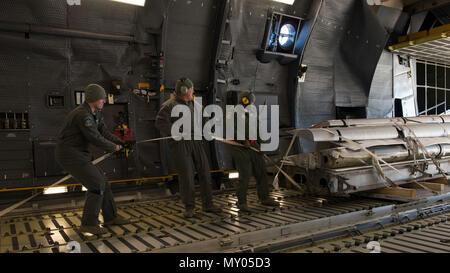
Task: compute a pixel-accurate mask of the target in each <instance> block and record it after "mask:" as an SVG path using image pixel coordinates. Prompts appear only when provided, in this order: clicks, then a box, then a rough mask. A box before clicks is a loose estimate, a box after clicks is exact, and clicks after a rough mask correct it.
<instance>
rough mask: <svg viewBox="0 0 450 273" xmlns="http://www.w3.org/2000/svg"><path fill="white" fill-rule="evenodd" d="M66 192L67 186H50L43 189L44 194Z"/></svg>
mask: <svg viewBox="0 0 450 273" xmlns="http://www.w3.org/2000/svg"><path fill="white" fill-rule="evenodd" d="M65 192H67V187H65V186H64V187H51V188H46V189H44V194H57V193H65Z"/></svg>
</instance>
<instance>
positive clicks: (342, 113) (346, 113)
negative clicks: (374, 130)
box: [336, 106, 367, 119]
mask: <svg viewBox="0 0 450 273" xmlns="http://www.w3.org/2000/svg"><path fill="white" fill-rule="evenodd" d="M336 118H337V119H351V118H367V113H366V107H339V106H336Z"/></svg>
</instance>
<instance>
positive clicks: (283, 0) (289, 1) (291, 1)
mask: <svg viewBox="0 0 450 273" xmlns="http://www.w3.org/2000/svg"><path fill="white" fill-rule="evenodd" d="M272 1H275V2H280V3H284V4H288V5H292V4H294V2H295V0H272Z"/></svg>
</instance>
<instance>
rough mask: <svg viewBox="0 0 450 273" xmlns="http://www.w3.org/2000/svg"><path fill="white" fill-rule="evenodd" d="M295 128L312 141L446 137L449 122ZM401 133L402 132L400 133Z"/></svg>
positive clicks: (299, 133)
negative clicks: (324, 128)
mask: <svg viewBox="0 0 450 273" xmlns="http://www.w3.org/2000/svg"><path fill="white" fill-rule="evenodd" d="M327 130H329V131H331V132H333V133H334V134H332V133H330V132H327V131H325V130H323V129H322V128H311V129H296V130H292V131H291V133H297V134H298V136H300V137H302V138H305V139H308V140H310V141H314V142H325V141H339V140H340V138H339V136H342V137H345V138H348V139H351V140H374V139H393V138H400V137H402V134H403V136H405V137H408V136H413V137H419V138H421V137H446V136H447V135H448V132H449V131H450V123H442V124H434V123H425V124H411V125H400V124H399V125H384V126H361V127H337V128H328V129H327ZM401 133H402V134H401Z"/></svg>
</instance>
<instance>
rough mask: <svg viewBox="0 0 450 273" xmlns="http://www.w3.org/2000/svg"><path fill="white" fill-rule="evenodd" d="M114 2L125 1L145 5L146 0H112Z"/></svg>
mask: <svg viewBox="0 0 450 273" xmlns="http://www.w3.org/2000/svg"><path fill="white" fill-rule="evenodd" d="M111 1H114V2H120V3H125V4H131V5H135V6H141V7H143V6H145V0H111Z"/></svg>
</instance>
